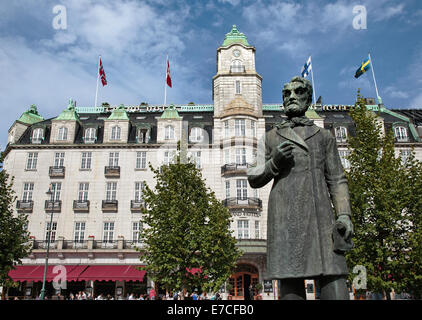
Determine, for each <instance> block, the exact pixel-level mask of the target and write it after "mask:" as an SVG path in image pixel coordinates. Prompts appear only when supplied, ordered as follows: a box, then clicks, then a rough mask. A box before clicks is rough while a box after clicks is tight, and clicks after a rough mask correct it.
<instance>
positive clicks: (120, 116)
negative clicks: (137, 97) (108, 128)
mask: <svg viewBox="0 0 422 320" xmlns="http://www.w3.org/2000/svg"><path fill="white" fill-rule="evenodd" d="M107 120H129V117H128V115H127V112H126V109H125V106H124V105H122V104H121V105H120V106H119V107H118V108H117V109H114V110H113V112H112V113H111V115H110V117H108V118H107Z"/></svg>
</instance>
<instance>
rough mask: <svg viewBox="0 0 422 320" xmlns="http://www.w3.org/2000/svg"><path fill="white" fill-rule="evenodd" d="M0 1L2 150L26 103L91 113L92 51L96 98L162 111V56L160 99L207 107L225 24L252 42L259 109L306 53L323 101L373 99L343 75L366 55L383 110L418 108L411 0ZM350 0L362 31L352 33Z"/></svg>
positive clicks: (369, 88)
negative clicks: (61, 15) (100, 70)
mask: <svg viewBox="0 0 422 320" xmlns="http://www.w3.org/2000/svg"><path fill="white" fill-rule="evenodd" d="M1 1H2V4H1V6H0V17H1V19H0V42H1V46H0V71H1V72H0V108H1V112H2V117H1V118H0V124H1V127H2V128H3V130H1V132H0V145H1V146H2V148H4V147H5V145H6V144H7V130H8V129H9V128H10V126H11V125H12V124H13V122H14V121H15V120H16V119H18V118H19V116H20V115H21V114H22V112H24V111H25V110H27V109H28V107H29V106H30V105H31V104H35V105H37V107H38V111H39V112H40V114H41V115H42V116H43V117H44V118H49V117H53V116H57V115H58V114H59V113H60V112H61V111H62V110H63V109H64V108H66V106H67V102H68V99H69V98H73V99H74V100H76V101H77V105H78V106H93V105H94V100H95V88H96V80H97V60H98V55H99V54H101V56H102V60H103V65H104V69H105V72H106V75H107V80H108V85H107V86H105V87H101V85H100V89H99V96H98V101H99V103H101V102H104V101H107V102H109V103H110V104H112V105H115V104H121V103H123V104H128V105H137V104H139V103H140V102H144V101H145V102H148V103H149V104H162V103H163V100H164V98H163V96H164V77H165V57H166V54H167V53H168V54H169V59H170V68H171V74H172V82H173V88H171V89H168V90H167V102H169V103H176V104H182V103H188V102H190V101H193V102H195V103H196V104H210V103H212V77H213V76H214V75H215V73H216V49H217V48H218V47H219V46H220V45H221V44H222V43H223V40H224V35H225V34H226V33H228V32H229V31H230V30H231V27H232V25H233V24H236V25H237V27H238V29H239V31H240V32H243V33H245V35H246V36H247V38H248V41H249V43H250V44H251V45H253V46H255V47H256V67H257V71H258V73H259V74H261V75H262V77H263V102H264V103H280V102H281V88H282V85H283V84H284V83H285V82H286V81H288V80H289V79H290V78H291V77H293V76H295V75H298V74H299V73H300V69H301V66H302V65H303V64H304V62H305V61H306V60H307V58H308V57H309V55H312V60H313V68H314V80H315V90H316V94H317V96H322V99H323V103H324V104H353V103H354V101H355V97H356V92H357V89H358V88H361V91H362V94H363V95H364V96H367V97H375V88H374V85H373V80H372V75H371V73H367V74H365V75H363V76H362V77H361V78H359V79H355V78H354V77H353V76H354V73H355V70H356V69H357V67H358V66H359V64H360V62H361V61H362V59H364V58H365V57H366V56H367V54H368V52H369V51H370V52H371V55H372V58H373V63H374V68H375V73H376V77H377V83H378V87H379V91H380V95H381V97H382V99H383V102H384V104H385V105H386V107H388V108H422V76H421V74H422V36H421V31H422V1H420V0H406V1H403V0H402V1H398V0H359V1H345V0H334V1H324V0H313V1H290V0H283V1H281V0H279V1H275V0H274V1H273V0H268V1H263V0H261V1H259V0H258V1H256V0H205V1H187V0H174V1H164V0H151V1H147V0H145V1H141V0H138V1H135V0H125V1H117V0H113V1H94V0H61V1H59V0H53V1H30V0H27V1H25V0H21V1H6V0H1ZM58 5H61V6H63V7H64V8H65V9H66V26H65V27H66V28H65V29H56V28H54V25H53V20H54V19H55V17H56V20H57V17H58V12H57V11H56V13H54V12H53V9H54V8H55V7H56V6H58ZM358 5H361V6H364V7H365V9H366V13H367V19H366V29H360V30H357V29H356V28H354V25H353V21H354V19H356V17H357V16H358V13H356V12H355V13H354V12H353V9H354V8H355V7H356V6H358ZM61 22H62V24H61V25H62V26H63V20H62V21H61Z"/></svg>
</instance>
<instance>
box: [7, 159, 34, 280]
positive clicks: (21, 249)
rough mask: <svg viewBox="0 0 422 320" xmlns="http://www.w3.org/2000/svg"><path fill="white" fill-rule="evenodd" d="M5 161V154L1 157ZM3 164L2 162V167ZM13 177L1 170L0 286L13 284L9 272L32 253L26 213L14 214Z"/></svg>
mask: <svg viewBox="0 0 422 320" xmlns="http://www.w3.org/2000/svg"><path fill="white" fill-rule="evenodd" d="M0 163H3V155H1V157H0ZM2 167H3V166H2V165H1V164H0V169H1V168H2ZM12 186H13V177H12V178H10V179H9V175H8V174H7V172H6V171H5V170H1V171H0V286H12V285H13V280H12V279H11V278H10V277H9V275H8V274H9V272H10V271H11V270H12V269H14V266H16V265H17V264H19V263H21V259H22V258H24V257H26V256H27V255H28V254H29V253H30V245H29V244H28V240H29V233H28V232H27V231H26V225H27V223H28V218H27V216H26V215H23V214H18V215H14V214H13V209H12V206H13V204H14V202H15V200H16V197H15V195H14V191H13V189H12Z"/></svg>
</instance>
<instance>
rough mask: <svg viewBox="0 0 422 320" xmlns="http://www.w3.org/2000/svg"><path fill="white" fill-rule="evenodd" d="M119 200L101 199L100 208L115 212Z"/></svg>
mask: <svg viewBox="0 0 422 320" xmlns="http://www.w3.org/2000/svg"><path fill="white" fill-rule="evenodd" d="M118 206H119V202H118V201H117V200H103V202H102V209H103V211H107V212H117V208H118Z"/></svg>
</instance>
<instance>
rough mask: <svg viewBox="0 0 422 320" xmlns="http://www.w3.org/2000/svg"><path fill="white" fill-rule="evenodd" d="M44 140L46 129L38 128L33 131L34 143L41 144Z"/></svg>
mask: <svg viewBox="0 0 422 320" xmlns="http://www.w3.org/2000/svg"><path fill="white" fill-rule="evenodd" d="M43 139H44V129H42V128H36V129H34V131H32V143H41V141H42V140H43Z"/></svg>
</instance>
